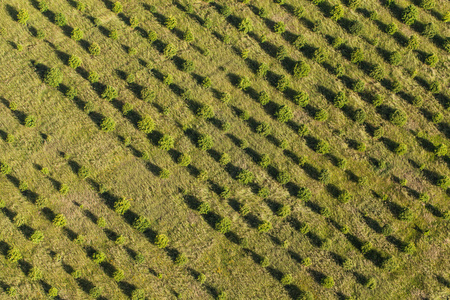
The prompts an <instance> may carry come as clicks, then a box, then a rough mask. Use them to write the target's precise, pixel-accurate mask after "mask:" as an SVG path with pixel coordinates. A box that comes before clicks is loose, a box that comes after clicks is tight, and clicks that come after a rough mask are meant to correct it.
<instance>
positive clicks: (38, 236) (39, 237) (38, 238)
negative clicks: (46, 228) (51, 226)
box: [30, 230, 44, 244]
mask: <svg viewBox="0 0 450 300" xmlns="http://www.w3.org/2000/svg"><path fill="white" fill-rule="evenodd" d="M43 240H44V233H43V232H42V231H39V230H36V231H35V232H33V234H32V235H31V236H30V241H32V242H33V243H35V244H39V243H40V242H42V241H43Z"/></svg>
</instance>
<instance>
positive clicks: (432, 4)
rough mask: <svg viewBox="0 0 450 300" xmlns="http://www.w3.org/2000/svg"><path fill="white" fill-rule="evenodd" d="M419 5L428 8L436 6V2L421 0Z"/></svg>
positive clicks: (433, 0)
mask: <svg viewBox="0 0 450 300" xmlns="http://www.w3.org/2000/svg"><path fill="white" fill-rule="evenodd" d="M419 6H420V7H422V8H423V9H428V10H430V9H433V8H434V7H435V6H436V2H435V0H421V1H420V4H419Z"/></svg>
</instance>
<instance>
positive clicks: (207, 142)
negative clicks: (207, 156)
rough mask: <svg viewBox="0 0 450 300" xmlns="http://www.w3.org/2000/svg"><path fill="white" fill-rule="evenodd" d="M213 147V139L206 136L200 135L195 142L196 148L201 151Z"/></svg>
mask: <svg viewBox="0 0 450 300" xmlns="http://www.w3.org/2000/svg"><path fill="white" fill-rule="evenodd" d="M213 145H214V141H213V138H212V137H211V136H210V135H208V134H202V135H201V136H200V137H199V138H198V140H197V146H198V147H199V148H200V149H201V150H203V151H206V150H209V149H211V148H212V147H213Z"/></svg>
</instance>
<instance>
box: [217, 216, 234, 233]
mask: <svg viewBox="0 0 450 300" xmlns="http://www.w3.org/2000/svg"><path fill="white" fill-rule="evenodd" d="M215 228H216V230H217V231H218V232H220V233H223V234H225V233H227V232H229V231H230V230H231V220H230V219H229V218H227V217H224V218H222V219H221V220H220V221H218V222H217V223H216V225H215Z"/></svg>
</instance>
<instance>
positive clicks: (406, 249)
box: [402, 242, 417, 254]
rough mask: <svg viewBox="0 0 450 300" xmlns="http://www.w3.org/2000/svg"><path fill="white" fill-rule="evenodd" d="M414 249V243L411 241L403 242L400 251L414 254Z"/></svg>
mask: <svg viewBox="0 0 450 300" xmlns="http://www.w3.org/2000/svg"><path fill="white" fill-rule="evenodd" d="M416 250H417V249H416V245H415V244H414V243H413V242H410V243H407V244H405V245H404V246H403V248H402V251H403V252H405V253H407V254H414V253H415V252H416Z"/></svg>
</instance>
